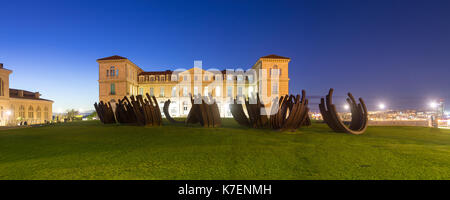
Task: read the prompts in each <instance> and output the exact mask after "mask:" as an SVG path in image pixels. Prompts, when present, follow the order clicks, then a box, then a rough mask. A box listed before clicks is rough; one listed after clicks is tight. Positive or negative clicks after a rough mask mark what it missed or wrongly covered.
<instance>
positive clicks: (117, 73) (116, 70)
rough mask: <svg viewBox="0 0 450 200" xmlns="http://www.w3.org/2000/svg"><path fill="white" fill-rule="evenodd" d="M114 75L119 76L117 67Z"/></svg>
mask: <svg viewBox="0 0 450 200" xmlns="http://www.w3.org/2000/svg"><path fill="white" fill-rule="evenodd" d="M116 76H117V77H119V69H116Z"/></svg>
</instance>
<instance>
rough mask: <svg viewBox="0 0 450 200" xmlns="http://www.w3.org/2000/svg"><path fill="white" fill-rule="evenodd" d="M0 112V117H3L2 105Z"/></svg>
mask: <svg viewBox="0 0 450 200" xmlns="http://www.w3.org/2000/svg"><path fill="white" fill-rule="evenodd" d="M0 114H1V118H2V119H3V106H0Z"/></svg>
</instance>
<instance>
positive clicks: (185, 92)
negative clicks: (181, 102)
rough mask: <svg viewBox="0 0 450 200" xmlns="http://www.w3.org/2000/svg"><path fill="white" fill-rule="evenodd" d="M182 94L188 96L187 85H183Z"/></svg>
mask: <svg viewBox="0 0 450 200" xmlns="http://www.w3.org/2000/svg"><path fill="white" fill-rule="evenodd" d="M183 96H184V97H187V96H188V90H187V87H183Z"/></svg>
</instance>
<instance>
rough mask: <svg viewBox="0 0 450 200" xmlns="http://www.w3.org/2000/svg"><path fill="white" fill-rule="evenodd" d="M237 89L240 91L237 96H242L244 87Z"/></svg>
mask: <svg viewBox="0 0 450 200" xmlns="http://www.w3.org/2000/svg"><path fill="white" fill-rule="evenodd" d="M237 89H238V91H237V92H238V94H237V95H238V96H242V86H239V87H238V88H237Z"/></svg>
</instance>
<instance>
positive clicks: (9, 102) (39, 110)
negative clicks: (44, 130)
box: [0, 63, 53, 126]
mask: <svg viewBox="0 0 450 200" xmlns="http://www.w3.org/2000/svg"><path fill="white" fill-rule="evenodd" d="M11 73H12V71H11V70H9V69H5V68H3V64H2V63H0V125H1V126H13V125H17V124H21V123H22V124H25V122H26V124H28V125H30V124H41V123H46V122H48V121H50V120H51V119H52V105H53V101H51V100H47V99H42V98H40V96H41V94H40V93H39V92H30V91H26V90H18V89H12V88H9V75H10V74H11Z"/></svg>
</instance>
